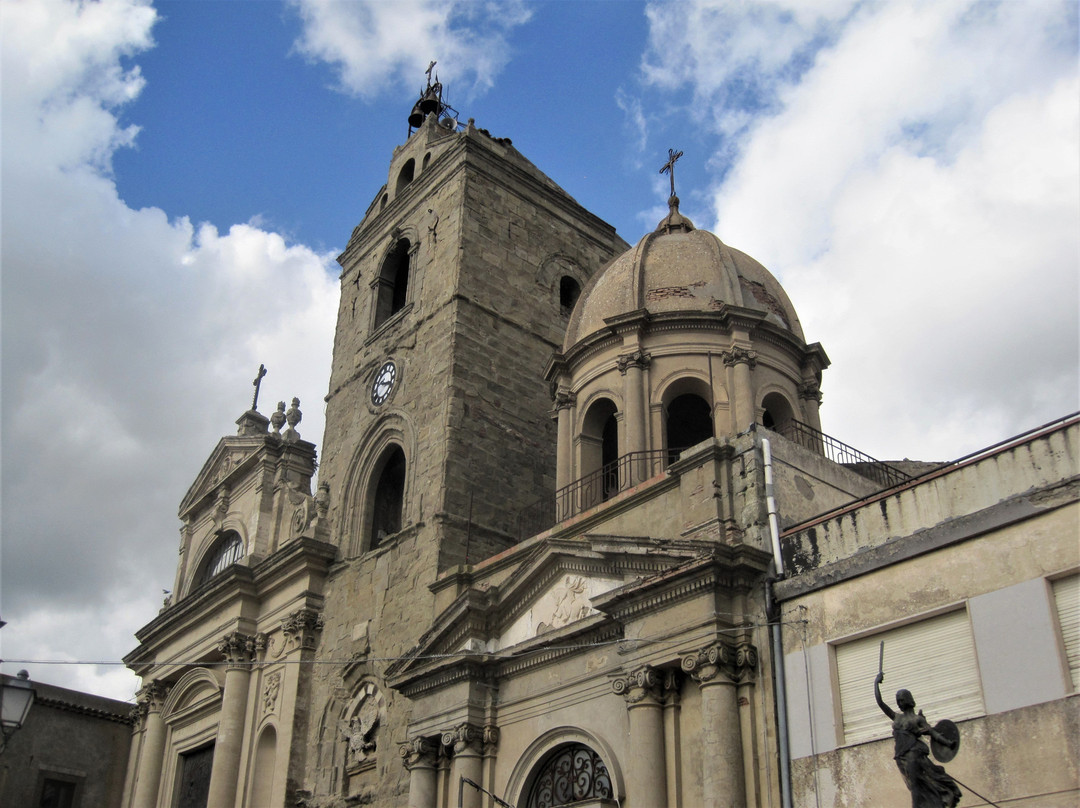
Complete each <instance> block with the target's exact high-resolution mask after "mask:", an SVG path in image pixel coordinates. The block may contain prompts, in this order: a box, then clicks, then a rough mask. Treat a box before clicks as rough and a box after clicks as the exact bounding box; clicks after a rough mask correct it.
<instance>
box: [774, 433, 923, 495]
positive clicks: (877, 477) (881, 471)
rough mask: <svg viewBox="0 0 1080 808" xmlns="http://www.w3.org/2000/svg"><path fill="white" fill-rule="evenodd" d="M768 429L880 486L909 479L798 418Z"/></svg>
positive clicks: (896, 483) (905, 475)
mask: <svg viewBox="0 0 1080 808" xmlns="http://www.w3.org/2000/svg"><path fill="white" fill-rule="evenodd" d="M768 428H770V429H771V430H772V431H773V432H775V433H777V434H778V435H782V436H784V437H785V438H787V439H788V440H789V441H791V442H792V443H797V444H799V445H800V446H802V447H803V448H806V449H809V450H810V451H812V452H817V453H819V454H823V455H825V457H827V458H828V459H829V460H831V461H833V462H834V463H839V464H840V465H842V466H846V467H848V468H850V469H851V470H852V471H854V472H856V473H857V474H861V475H862V476H863V477H866V478H868V479H870V480H873V481H874V482H876V483H877V484H878V485H880V486H882V487H883V488H891V487H892V486H894V485H899V484H900V483H903V482H907V481H908V480H910V479H911V475H910V474H905V473H904V472H902V471H901V470H900V469H898V468H895V467H894V466H890V465H889V464H888V463H882V462H881V461H880V460H876V459H875V458H873V457H871V456H870V455H868V454H866V453H865V452H860V451H859V450H858V449H856V448H854V447H853V446H848V445H847V444H846V443H844V442H842V441H839V440H837V439H836V438H834V437H832V436H831V435H826V434H825V433H824V432H819V431H818V430H816V429H814V428H813V427H812V426H809V425H807V424H804V423H802V421H796V420H795V419H794V418H793V419H791V420H790V421H787V422H786V423H783V424H781V425H780V426H778V427H768Z"/></svg>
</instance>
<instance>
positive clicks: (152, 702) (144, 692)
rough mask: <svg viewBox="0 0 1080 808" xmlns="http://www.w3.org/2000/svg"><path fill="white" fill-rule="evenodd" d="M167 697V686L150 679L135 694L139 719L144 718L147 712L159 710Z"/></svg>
mask: <svg viewBox="0 0 1080 808" xmlns="http://www.w3.org/2000/svg"><path fill="white" fill-rule="evenodd" d="M168 695H169V686H168V685H166V684H165V683H164V682H163V681H161V680H160V679H151V680H150V681H149V682H147V683H146V684H144V685H143V686H142V687H141V688H139V692H138V693H136V694H135V703H136V705H137V707H136V709H137V710H138V711H139V713H140V718H145V716H146V714H147V713H148V712H158V711H159V710H161V708H162V706H163V705H164V704H165V699H166V698H167V697H168Z"/></svg>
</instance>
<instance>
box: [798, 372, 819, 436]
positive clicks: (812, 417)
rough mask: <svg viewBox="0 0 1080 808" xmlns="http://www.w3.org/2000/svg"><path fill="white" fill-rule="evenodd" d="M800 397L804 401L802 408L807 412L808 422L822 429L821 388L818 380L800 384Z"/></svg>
mask: <svg viewBox="0 0 1080 808" xmlns="http://www.w3.org/2000/svg"><path fill="white" fill-rule="evenodd" d="M799 399H800V400H801V401H802V402H803V406H802V410H803V412H804V413H805V414H806V423H807V424H808V425H809V426H811V427H813V428H814V429H816V430H817V431H818V432H820V431H821V414H820V410H821V389H820V388H819V387H818V384H817V382H803V383H802V384H800V385H799Z"/></svg>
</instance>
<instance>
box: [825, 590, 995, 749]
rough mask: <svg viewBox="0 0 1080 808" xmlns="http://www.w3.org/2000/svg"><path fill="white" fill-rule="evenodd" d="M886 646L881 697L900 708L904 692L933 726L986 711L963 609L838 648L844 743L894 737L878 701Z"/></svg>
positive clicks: (973, 642) (973, 646) (892, 705)
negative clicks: (898, 694)
mask: <svg viewBox="0 0 1080 808" xmlns="http://www.w3.org/2000/svg"><path fill="white" fill-rule="evenodd" d="M882 641H884V643H885V665H884V668H885V681H884V683H882V685H881V696H882V698H883V699H884V700H885V703H886V704H888V705H889V706H890V707H892V708H893V709H894V710H896V709H897V707H896V699H895V694H896V691H897V690H900V689H901V688H904V689H906V690H910V691H911V694H912V695H913V696H914V697H915V701H916V710H923V711H924V712H925V713H926V718H927V720H928V721H929V722H930V723H931V724H935V723H937V722H938V721H940V720H941V719H943V718H948V719H951V720H953V721H959V720H961V719H964V718H971V717H972V716H976V715H981V714H982V713H983V711H984V708H983V700H982V686H981V684H980V681H979V668H978V663H977V662H976V658H975V641H974V639H973V637H972V634H971V625H970V623H969V621H968V614H967V611H966V610H965V609H958V610H956V611H953V612H948V613H947V614H942V615H938V616H937V617H931V618H929V619H927V620H921V621H919V622H918V623H909V624H907V625H904V626H899V627H897V628H894V629H890V630H888V631H884V632H880V633H878V634H874V635H872V636H870V637H863V638H861V639H858V640H852V641H851V642H847V643H844V644H843V645H838V646H836V673H837V680H838V683H839V687H840V709H841V713H842V716H843V722H844V724H843V728H844V735H843V738H844V740H843V742H844V743H845V744H851V743H860V742H862V741H869V740H873V739H876V738H882V737H887V736H888V735H890V734H892V725H891V723H890V722H889V719H888V717H886V716H885V714H884V713H882V712H881V708H879V707H878V706H877V702H876V701H874V677H875V676H877V672H878V649H879V647H880V643H881V642H882Z"/></svg>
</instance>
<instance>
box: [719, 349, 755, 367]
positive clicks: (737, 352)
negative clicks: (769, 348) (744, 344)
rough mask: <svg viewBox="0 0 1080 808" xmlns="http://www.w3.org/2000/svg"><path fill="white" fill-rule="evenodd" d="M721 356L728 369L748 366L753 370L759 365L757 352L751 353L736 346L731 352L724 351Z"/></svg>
mask: <svg viewBox="0 0 1080 808" xmlns="http://www.w3.org/2000/svg"><path fill="white" fill-rule="evenodd" d="M720 355H721V356H722V357H723V359H724V364H725V365H726V366H728V367H734V366H735V365H742V364H746V365H749V366H750V369H751V370H753V369H754V367H755V366H756V365H757V351H751V350H748V349H746V348H740V347H738V346H736V347H734V348H732V349H731V350H728V351H723V352H722V353H721V354H720Z"/></svg>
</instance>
